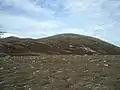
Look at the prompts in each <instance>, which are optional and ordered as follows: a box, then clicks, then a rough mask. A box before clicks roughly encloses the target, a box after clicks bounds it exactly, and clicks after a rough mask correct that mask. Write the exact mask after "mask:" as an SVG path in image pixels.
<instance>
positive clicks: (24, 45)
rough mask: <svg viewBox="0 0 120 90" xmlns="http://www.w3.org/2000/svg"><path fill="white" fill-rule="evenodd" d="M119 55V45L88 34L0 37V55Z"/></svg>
mask: <svg viewBox="0 0 120 90" xmlns="http://www.w3.org/2000/svg"><path fill="white" fill-rule="evenodd" d="M39 53H46V54H68V55H69V54H71V55H85V54H87V55H93V54H101V55H118V54H119V55H120V47H117V46H115V45H112V44H110V43H108V42H105V41H102V40H100V39H97V38H93V37H90V36H84V35H79V34H70V33H69V34H58V35H54V36H50V37H46V38H41V39H31V38H18V37H8V38H4V39H0V54H1V55H39Z"/></svg>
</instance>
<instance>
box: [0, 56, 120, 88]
mask: <svg viewBox="0 0 120 90" xmlns="http://www.w3.org/2000/svg"><path fill="white" fill-rule="evenodd" d="M0 90H120V55H97V56H92V55H91V56H80V55H45V54H42V55H40V56H13V57H10V56H6V57H1V58H0Z"/></svg>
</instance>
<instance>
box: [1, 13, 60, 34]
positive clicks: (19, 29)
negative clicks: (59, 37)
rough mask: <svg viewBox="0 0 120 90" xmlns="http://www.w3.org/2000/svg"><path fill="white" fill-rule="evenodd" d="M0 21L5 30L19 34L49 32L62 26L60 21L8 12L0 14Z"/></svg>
mask: <svg viewBox="0 0 120 90" xmlns="http://www.w3.org/2000/svg"><path fill="white" fill-rule="evenodd" d="M0 23H1V24H2V26H3V27H4V28H5V30H6V31H8V32H12V33H14V34H19V35H22V34H24V35H39V34H45V33H47V34H51V33H53V32H54V31H55V30H57V29H59V28H61V27H62V23H61V22H57V21H55V20H45V21H39V20H35V19H31V18H27V17H23V16H14V15H9V14H0Z"/></svg>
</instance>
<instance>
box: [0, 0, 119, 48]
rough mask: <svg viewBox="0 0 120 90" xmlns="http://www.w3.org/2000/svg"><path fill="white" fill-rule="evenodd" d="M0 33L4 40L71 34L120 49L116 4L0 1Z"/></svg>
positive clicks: (100, 0) (104, 0) (115, 0)
mask: <svg viewBox="0 0 120 90" xmlns="http://www.w3.org/2000/svg"><path fill="white" fill-rule="evenodd" d="M0 30H2V31H5V32H8V33H6V34H4V37H8V36H18V37H30V38H42V37H46V36H51V35H55V34H61V33H75V34H82V35H88V36H93V37H97V38H99V39H102V40H105V41H107V42H110V43H112V44H115V45H118V46H120V37H119V36H120V0H0Z"/></svg>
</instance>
